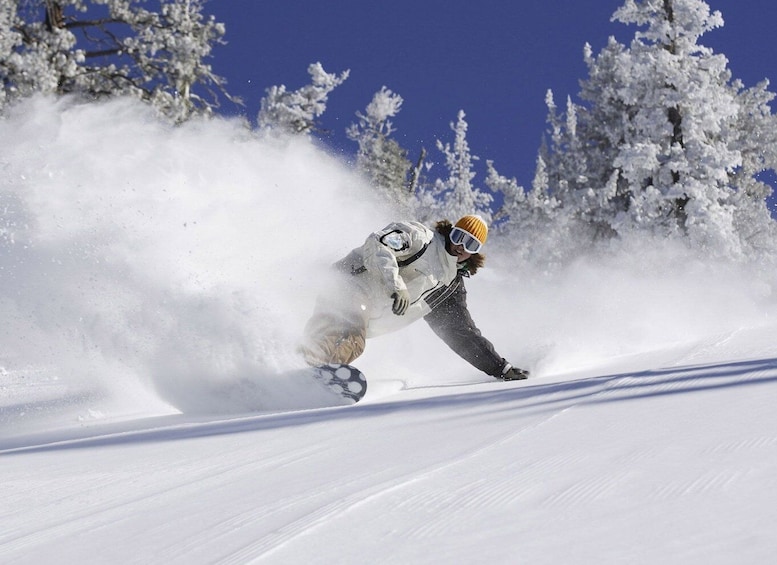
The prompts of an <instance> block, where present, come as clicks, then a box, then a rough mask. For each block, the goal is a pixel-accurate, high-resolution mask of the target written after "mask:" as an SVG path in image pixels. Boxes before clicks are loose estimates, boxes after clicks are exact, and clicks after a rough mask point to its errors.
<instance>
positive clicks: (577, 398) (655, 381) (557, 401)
mask: <svg viewBox="0 0 777 565" xmlns="http://www.w3.org/2000/svg"><path fill="white" fill-rule="evenodd" d="M773 382H777V358H772V359H760V360H752V361H738V362H730V363H719V364H711V365H696V366H686V367H678V368H667V369H658V370H649V371H641V372H632V373H620V374H614V375H606V376H598V377H587V378H582V379H578V380H573V381H566V382H560V383H552V384H540V383H535V382H533V381H531V380H529V381H519V382H516V383H502V382H496V383H494V384H495V386H498V387H499V389H498V390H494V391H487V392H483V391H477V392H463V393H462V392H459V393H452V394H442V395H439V396H434V397H431V398H423V399H415V400H388V401H376V402H365V403H363V404H358V405H356V406H351V407H333V408H318V409H311V410H299V411H293V412H274V413H268V414H246V415H243V416H239V417H235V418H229V419H225V420H213V419H212V418H210V419H208V420H206V421H203V422H192V421H185V422H181V421H180V418H181V417H180V416H162V417H158V418H150V419H148V420H143V421H141V420H135V421H133V422H132V424H133V425H138V424H140V425H142V426H144V427H146V429H140V430H138V429H135V430H126V429H121V428H119V429H117V431H114V432H111V431H110V426H106V428H103V429H102V430H99V429H97V430H87V431H85V432H86V433H90V432H91V434H92V435H90V436H86V437H73V435H72V434H73V432H72V431H71V432H70V433H71V435H70V436H69V437H68V436H67V434H66V433H65V432H63V433H62V434H61V435H62V437H61V439H59V440H56V439H54V433H49V434H47V435H46V436H45V437H46V440H45V441H41V440H40V439H39V440H38V441H35V439H34V436H32V437H27V438H26V439H25V438H14V439H10V440H8V441H6V442H3V443H0V454H5V455H12V454H14V453H22V452H24V453H29V452H33V451H51V450H64V449H76V448H86V447H99V446H107V445H113V446H115V445H122V444H135V443H145V442H164V441H179V440H184V439H191V438H198V437H207V436H216V435H224V434H236V433H243V432H256V431H261V430H267V429H277V428H283V427H291V426H306V425H314V424H319V423H326V422H329V423H331V422H337V421H339V420H353V419H357V418H370V417H375V416H381V415H385V414H391V413H393V412H402V413H407V412H408V411H417V410H422V411H437V410H444V411H450V410H458V409H467V408H477V407H480V408H487V409H488V410H489V411H493V410H498V411H507V410H509V411H516V410H521V411H527V412H531V413H535V414H536V413H537V412H538V411H539V412H542V411H553V410H558V409H563V408H568V407H570V406H584V405H586V404H593V403H604V402H622V401H631V400H640V399H646V398H650V397H660V396H667V395H678V394H689V393H697V392H703V391H710V390H720V389H726V388H733V387H742V386H750V385H763V384H768V383H773ZM477 384H480V385H482V384H483V383H477ZM465 386H466V385H465ZM427 388H439V387H419V388H416V389H410V390H424V389H427ZM184 417H185V416H184ZM122 425H123V426H124V428H126V425H127V423H126V422H125V423H124V424H122ZM95 432H97V433H98V434H99V435H95Z"/></svg>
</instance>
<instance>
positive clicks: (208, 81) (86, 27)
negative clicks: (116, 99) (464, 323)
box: [0, 0, 231, 122]
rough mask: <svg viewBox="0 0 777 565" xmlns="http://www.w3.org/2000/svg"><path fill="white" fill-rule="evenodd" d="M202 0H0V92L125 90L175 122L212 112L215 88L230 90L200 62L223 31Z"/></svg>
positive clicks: (123, 92) (101, 94)
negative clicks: (152, 0)
mask: <svg viewBox="0 0 777 565" xmlns="http://www.w3.org/2000/svg"><path fill="white" fill-rule="evenodd" d="M205 1H206V0H159V1H158V3H157V4H158V8H159V11H158V12H153V11H150V10H147V9H145V8H144V7H143V6H145V5H146V3H145V2H142V1H141V0H91V1H88V0H30V1H28V2H24V3H20V2H18V0H0V14H2V15H0V22H10V25H9V28H8V32H7V34H6V31H5V30H4V32H3V34H2V39H0V57H2V59H1V60H0V73H1V74H0V79H2V87H3V91H4V92H3V95H4V96H5V97H6V98H18V97H22V96H28V95H30V94H32V93H35V92H41V93H46V94H78V95H82V96H85V97H88V98H89V99H94V98H100V97H105V96H116V95H131V96H136V97H138V98H141V99H142V100H145V101H147V102H149V103H151V104H152V105H154V107H156V108H157V109H158V110H159V111H160V112H161V113H162V114H164V115H166V116H168V117H169V118H171V119H172V120H174V121H176V122H180V121H182V120H185V119H187V118H188V117H190V116H192V115H202V114H210V113H211V112H212V110H213V108H215V107H217V106H218V105H219V96H218V93H217V91H218V92H220V93H221V94H223V95H224V96H226V97H227V98H230V96H229V94H228V93H227V92H226V90H225V88H224V81H223V79H221V78H220V77H218V76H217V75H215V74H214V73H213V71H212V69H211V67H210V65H208V64H206V63H205V59H206V58H207V57H209V56H210V54H211V50H212V47H213V45H215V44H217V43H219V42H221V41H222V37H223V35H224V33H225V29H224V25H223V24H221V23H218V22H216V20H215V18H214V17H213V16H207V17H206V16H205V15H204V13H203V7H204V3H205ZM206 95H207V96H206ZM230 99H231V98H230Z"/></svg>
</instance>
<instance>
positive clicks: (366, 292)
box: [338, 222, 457, 337]
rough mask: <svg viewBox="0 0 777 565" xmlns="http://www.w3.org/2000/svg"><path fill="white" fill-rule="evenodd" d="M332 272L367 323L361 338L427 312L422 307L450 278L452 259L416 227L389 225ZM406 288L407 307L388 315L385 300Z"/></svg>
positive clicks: (441, 242) (439, 241)
mask: <svg viewBox="0 0 777 565" xmlns="http://www.w3.org/2000/svg"><path fill="white" fill-rule="evenodd" d="M338 267H339V268H340V269H341V270H342V271H344V272H345V273H346V274H347V276H349V277H350V279H351V281H352V283H353V285H354V286H353V287H352V288H353V290H354V293H353V297H352V298H354V299H356V300H358V301H359V306H360V308H361V310H362V311H363V312H364V315H365V316H366V319H367V337H373V336H376V335H380V334H384V333H388V332H392V331H395V330H398V329H400V328H403V327H405V326H407V325H409V324H411V323H413V322H415V321H416V320H419V319H420V318H422V317H424V316H425V315H427V314H428V313H429V312H431V307H430V306H429V304H428V303H427V302H426V300H425V299H426V298H429V297H431V296H433V295H434V294H435V292H436V291H440V290H442V289H445V288H446V287H447V286H448V285H449V284H451V282H452V281H453V280H454V279H455V278H456V272H457V267H456V257H455V256H453V255H450V254H449V253H448V252H447V251H446V250H445V239H444V238H443V236H442V235H440V234H439V233H437V232H435V231H433V230H431V229H429V228H427V227H426V226H424V225H423V224H421V223H418V222H395V223H392V224H389V225H388V226H386V227H385V228H383V229H382V230H380V231H377V232H375V233H373V234H371V235H370V236H369V237H367V240H366V241H365V242H364V244H363V245H362V246H361V247H358V248H357V249H354V250H353V251H351V253H349V254H348V256H347V257H345V258H344V259H343V260H342V261H340V262H339V263H338ZM402 289H406V290H407V291H408V294H409V295H410V306H409V307H408V309H407V311H406V312H405V314H404V315H402V316H397V315H395V314H394V313H393V312H392V311H391V307H392V304H393V299H392V298H391V295H392V294H394V292H396V291H397V290H402Z"/></svg>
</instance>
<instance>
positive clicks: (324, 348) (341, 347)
mask: <svg viewBox="0 0 777 565" xmlns="http://www.w3.org/2000/svg"><path fill="white" fill-rule="evenodd" d="M487 238H488V226H487V225H486V223H485V222H484V221H483V219H482V218H480V217H479V216H474V215H469V216H464V217H463V218H461V219H460V220H458V221H457V222H456V224H455V225H451V223H450V222H449V221H447V220H442V221H440V222H437V225H436V226H435V229H434V230H431V229H429V228H428V227H426V226H424V225H423V224H421V223H419V222H414V221H401V222H395V223H392V224H389V225H388V226H386V227H385V228H383V229H382V230H380V231H377V232H374V233H372V234H370V236H368V237H367V240H366V241H365V242H364V244H363V245H362V246H361V247H358V248H356V249H354V250H353V251H351V252H350V253H349V254H348V255H347V256H346V257H345V258H343V259H342V260H340V261H338V262H337V263H335V267H336V270H337V272H338V275H339V276H338V277H337V279H338V280H337V281H335V284H334V285H333V288H330V289H329V290H328V291H326V292H324V293H323V294H322V295H321V296H320V297H319V300H318V302H317V304H316V309H315V311H314V313H313V316H312V318H311V319H310V320H309V322H308V324H307V326H306V328H305V340H304V343H303V345H302V347H301V350H302V353H303V355H304V357H305V361H306V362H307V363H308V364H310V365H322V364H326V363H346V364H347V363H351V362H352V361H353V360H354V359H356V358H357V357H359V356H360V355H361V354H362V352H363V351H364V348H365V345H366V339H367V338H371V337H374V336H377V335H381V334H385V333H388V332H391V331H395V330H398V329H400V328H402V327H405V326H407V325H409V324H411V323H412V322H414V321H416V320H418V319H420V318H424V319H425V320H426V322H427V323H428V324H429V326H430V327H431V328H432V330H433V331H434V333H435V334H437V335H438V336H439V337H440V338H441V339H442V340H443V341H444V342H445V343H446V344H447V345H448V346H449V347H450V348H451V349H452V350H453V351H455V352H456V353H457V354H458V355H459V356H461V357H462V358H463V359H464V360H466V361H467V362H469V363H470V364H471V365H473V366H474V367H476V368H477V369H480V370H481V371H483V372H484V373H486V374H488V375H491V376H493V377H495V378H497V379H502V380H506V381H511V380H520V379H526V378H527V377H528V375H529V373H528V371H525V370H523V369H519V368H517V367H513V366H512V365H511V364H510V363H508V362H507V361H505V359H504V358H502V357H501V356H499V355H498V354H497V353H496V351H495V350H494V346H493V345H492V343H491V342H490V341H488V340H487V339H486V338H485V337H483V336H482V335H481V333H480V330H478V328H477V327H476V326H475V323H474V322H473V320H472V317H471V316H470V314H469V311H468V309H467V291H466V290H465V288H464V278H465V277H469V276H470V275H474V274H475V273H476V272H477V270H478V269H479V268H481V267H482V266H483V263H484V261H485V257H484V256H483V255H482V254H481V249H482V247H483V244H485V242H486V239H487Z"/></svg>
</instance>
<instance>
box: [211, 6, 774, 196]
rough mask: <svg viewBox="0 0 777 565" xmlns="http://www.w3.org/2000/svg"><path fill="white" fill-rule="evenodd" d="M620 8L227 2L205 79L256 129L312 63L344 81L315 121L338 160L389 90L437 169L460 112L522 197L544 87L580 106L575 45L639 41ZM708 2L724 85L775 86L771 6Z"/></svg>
mask: <svg viewBox="0 0 777 565" xmlns="http://www.w3.org/2000/svg"><path fill="white" fill-rule="evenodd" d="M622 3H623V2H622V0H590V1H587V2H581V1H580V0H548V1H535V0H528V1H522V2H515V1H510V2H508V1H505V0H480V1H479V2H472V1H471V0H391V1H385V0H375V1H367V0H332V1H330V2H318V1H313V0H262V1H256V0H229V1H228V2H216V1H212V2H210V3H209V4H208V5H207V8H206V9H207V10H208V11H209V12H210V13H213V14H215V15H216V17H217V19H218V20H219V21H221V22H224V23H225V24H226V28H227V33H226V40H227V41H228V44H227V45H226V46H221V47H218V48H217V49H216V51H215V54H214V58H213V60H212V61H211V62H212V65H213V67H214V70H215V71H216V73H217V74H219V75H221V76H223V77H225V78H227V80H228V90H229V91H230V92H231V93H233V94H237V95H239V96H242V97H243V99H244V100H245V102H246V108H245V109H244V110H243V111H244V112H245V113H246V114H247V116H248V117H249V118H250V119H251V120H255V118H256V113H257V111H258V108H259V101H260V100H261V98H262V97H263V96H264V91H265V89H266V88H267V87H269V86H272V85H276V84H284V85H286V87H287V88H288V89H291V90H294V89H297V88H299V87H301V86H303V85H305V84H307V83H308V82H309V80H308V75H307V67H308V65H309V64H310V63H314V62H316V61H320V62H321V63H322V64H323V66H324V68H325V69H326V70H327V71H328V72H337V73H339V72H341V71H343V70H345V69H350V71H351V75H350V78H348V80H347V81H346V82H345V83H344V84H343V85H341V86H340V87H338V88H337V89H335V91H334V92H333V93H332V95H331V97H330V102H329V105H328V108H327V112H326V113H325V114H324V116H323V118H322V123H323V125H324V127H326V128H327V129H329V130H331V131H332V137H331V138H330V140H329V142H330V144H331V145H332V146H334V147H335V148H337V149H338V150H341V151H343V152H344V153H346V154H348V153H352V152H353V151H354V150H355V144H354V143H353V142H351V141H349V140H347V138H346V137H345V133H344V130H345V128H346V127H347V126H348V125H349V124H351V123H352V122H354V121H355V116H354V114H355V112H356V111H363V110H364V108H365V107H366V105H367V104H368V103H369V102H370V100H371V99H372V95H373V94H374V93H375V92H376V91H377V90H379V89H380V88H381V86H384V85H385V86H387V87H388V88H390V89H391V90H393V91H394V92H397V93H398V94H400V95H401V96H402V97H403V99H404V105H403V108H402V111H401V112H400V113H399V115H398V116H397V118H396V119H395V120H394V125H395V127H396V128H397V130H398V131H397V133H396V134H395V138H396V139H397V140H398V141H399V142H400V144H401V145H402V146H403V147H405V148H406V149H408V150H409V151H410V157H411V159H413V160H414V159H415V158H416V157H417V155H418V152H419V151H420V149H421V147H422V146H424V147H426V148H427V151H428V152H429V155H430V158H431V159H432V160H434V161H436V162H440V155H439V153H438V152H437V150H436V149H435V148H434V144H435V139H438V138H440V139H442V140H443V141H450V140H451V139H452V132H451V131H450V129H449V124H450V122H452V121H454V120H455V119H456V114H457V112H458V110H460V109H462V110H464V111H465V112H466V114H467V118H466V119H467V122H468V124H469V132H468V137H467V139H468V141H469V145H470V148H471V150H472V153H473V154H474V155H477V156H479V157H480V158H481V160H482V162H483V163H484V162H485V160H486V159H492V160H494V162H495V164H496V167H497V169H498V170H499V171H500V172H501V173H502V174H504V175H507V176H513V177H516V178H517V179H518V181H519V183H521V184H523V185H524V186H526V187H528V186H529V185H530V184H531V179H532V176H533V173H534V162H535V159H536V155H537V149H538V147H539V143H540V138H541V136H542V134H543V132H544V131H545V118H546V115H547V111H546V108H545V104H544V98H545V92H546V91H547V89H549V88H550V89H552V90H553V91H554V94H555V97H556V101H557V103H559V104H563V103H564V101H565V100H566V97H567V96H568V95H571V96H572V97H573V100H576V101H579V99H578V98H577V94H578V92H579V80H580V79H583V78H585V77H586V67H585V65H584V63H583V55H582V52H583V45H584V44H585V43H586V42H588V43H590V44H591V45H592V46H593V49H594V52H595V53H598V52H599V50H600V49H601V48H602V47H603V46H604V45H605V44H606V42H607V38H608V37H609V36H610V35H614V36H615V37H616V38H617V39H618V40H619V41H620V42H621V43H626V44H628V43H629V42H630V40H631V39H632V37H633V35H634V31H635V28H634V27H633V26H625V25H623V24H621V23H618V22H610V17H611V15H612V13H613V12H614V11H615V10H616V8H618V7H619V6H621V5H622ZM707 3H708V4H709V5H710V7H711V9H712V10H719V11H720V12H721V13H722V14H723V18H724V20H725V22H726V24H725V26H724V27H723V28H720V29H717V30H715V31H713V32H710V33H708V34H706V35H705V36H703V37H702V39H701V43H703V44H705V45H707V46H709V47H712V48H713V49H714V50H715V52H718V53H723V54H725V55H726V56H727V57H728V59H729V68H730V69H731V71H732V73H733V76H734V77H735V78H740V79H742V80H743V81H744V83H745V84H746V85H747V86H752V85H754V84H756V83H757V82H759V81H760V80H762V79H764V78H770V79H772V80H773V81H777V41H775V26H776V25H777V2H775V0H709V1H708V2H707ZM770 90H772V91H776V90H777V82H773V84H772V86H771V87H770ZM226 109H227V108H225V110H226ZM233 111H234V110H233ZM478 170H479V174H478V176H477V177H476V179H475V183H476V185H478V186H483V184H482V181H483V172H482V166H479V168H478Z"/></svg>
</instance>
